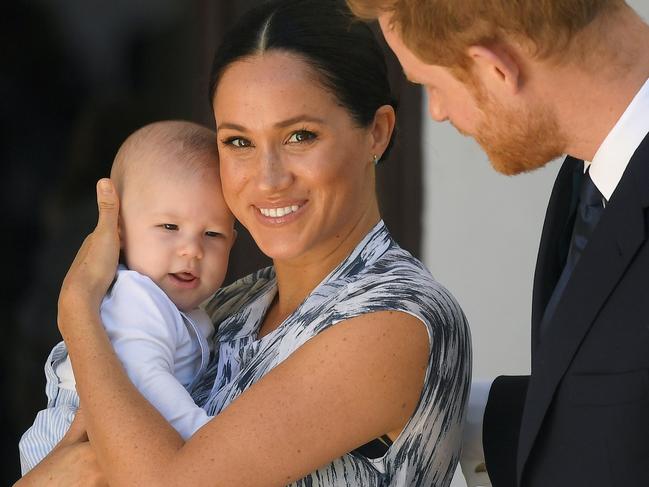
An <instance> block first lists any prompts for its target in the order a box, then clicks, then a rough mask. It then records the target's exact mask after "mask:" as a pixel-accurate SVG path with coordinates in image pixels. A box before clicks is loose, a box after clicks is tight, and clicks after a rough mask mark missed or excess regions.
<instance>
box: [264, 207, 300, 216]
mask: <svg viewBox="0 0 649 487" xmlns="http://www.w3.org/2000/svg"><path fill="white" fill-rule="evenodd" d="M299 209H300V207H299V206H298V205H291V206H285V207H284V208H259V211H260V212H261V214H262V215H264V216H269V217H272V218H278V217H282V216H286V215H288V214H290V213H295V212H296V211H297V210H299Z"/></svg>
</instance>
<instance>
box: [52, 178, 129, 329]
mask: <svg viewBox="0 0 649 487" xmlns="http://www.w3.org/2000/svg"><path fill="white" fill-rule="evenodd" d="M97 206H98V208H99V218H98V220H97V226H96V227H95V230H94V231H93V232H92V233H91V234H90V235H88V237H86V239H85V240H84V242H83V244H82V245H81V248H80V249H79V252H77V255H76V257H75V258H74V261H73V262H72V265H71V266H70V269H69V270H68V273H67V275H66V276H65V280H64V281H63V286H62V287H61V295H60V296H59V327H60V328H61V327H62V326H63V325H64V324H65V321H66V320H65V317H66V313H67V312H69V313H74V312H75V310H78V307H79V306H90V307H92V309H95V308H96V309H97V310H99V304H100V303H101V299H102V298H103V296H104V295H105V294H106V291H107V290H108V287H109V286H110V283H111V282H112V280H113V277H114V276H115V271H116V269H117V263H118V260H119V248H120V245H119V232H118V228H117V224H118V217H119V200H118V197H117V192H116V191H115V187H114V186H113V184H112V182H111V181H110V179H101V180H100V181H99V182H98V183H97ZM62 331H63V330H62Z"/></svg>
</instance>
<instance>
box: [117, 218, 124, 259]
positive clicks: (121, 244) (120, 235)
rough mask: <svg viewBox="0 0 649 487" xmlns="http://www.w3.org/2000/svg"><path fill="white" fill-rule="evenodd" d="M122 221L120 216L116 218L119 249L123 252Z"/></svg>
mask: <svg viewBox="0 0 649 487" xmlns="http://www.w3.org/2000/svg"><path fill="white" fill-rule="evenodd" d="M123 227H124V221H123V220H122V215H121V213H120V215H119V216H118V217H117V235H118V236H119V248H120V250H124V233H123V230H122V229H123Z"/></svg>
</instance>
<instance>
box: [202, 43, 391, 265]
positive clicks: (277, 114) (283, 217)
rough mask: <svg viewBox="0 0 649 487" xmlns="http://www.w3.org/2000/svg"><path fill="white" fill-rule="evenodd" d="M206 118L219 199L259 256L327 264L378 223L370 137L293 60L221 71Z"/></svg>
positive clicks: (275, 54) (275, 55) (280, 57)
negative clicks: (210, 117) (215, 153)
mask: <svg viewBox="0 0 649 487" xmlns="http://www.w3.org/2000/svg"><path fill="white" fill-rule="evenodd" d="M214 114H215V118H216V125H217V138H218V148H219V155H220V159H221V180H222V183H223V193H224V195H225V199H226V201H227V203H228V205H229V206H230V208H231V209H232V212H233V213H234V215H235V216H236V217H237V219H239V221H240V222H241V223H242V224H243V225H244V226H245V227H246V228H247V229H248V230H249V231H250V233H251V234H252V236H253V238H254V239H255V241H256V242H257V245H258V246H259V248H260V249H261V250H262V251H263V252H264V253H265V254H266V255H268V256H270V257H271V258H273V259H275V260H276V261H277V260H295V259H300V258H306V259H308V260H310V261H312V260H313V259H320V258H326V257H327V256H329V255H331V254H332V253H334V252H335V251H336V249H337V248H338V247H340V246H341V245H342V244H341V242H344V241H345V239H346V238H347V237H348V236H349V235H351V234H352V233H353V232H354V230H358V228H359V225H360V226H365V227H367V226H368V225H373V224H374V223H376V221H377V220H378V209H377V205H376V197H375V192H374V172H373V171H374V168H373V163H372V156H373V152H372V151H373V150H376V147H375V136H374V132H373V129H372V128H371V127H370V128H363V127H358V125H357V124H356V123H355V121H354V120H353V119H352V117H351V116H350V114H349V112H348V111H347V109H346V108H344V107H343V106H341V104H340V103H339V102H338V100H337V99H336V98H335V97H334V96H333V95H332V94H331V93H330V92H329V91H327V90H326V89H324V87H323V86H322V84H321V83H320V82H319V81H318V79H317V76H316V74H315V72H314V71H313V69H312V68H311V67H310V66H309V65H308V64H307V63H306V62H304V61H303V60H301V59H300V58H299V57H298V56H295V55H292V54H289V53H285V52H280V51H270V52H267V53H264V54H262V55H258V56H254V57H250V58H246V59H244V60H241V61H237V62H235V63H233V64H232V65H230V66H229V67H228V68H227V69H226V70H225V72H224V73H223V75H222V78H221V80H220V82H219V84H218V87H217V90H216V93H215V98H214ZM379 155H380V153H379ZM365 231H367V228H366V230H365Z"/></svg>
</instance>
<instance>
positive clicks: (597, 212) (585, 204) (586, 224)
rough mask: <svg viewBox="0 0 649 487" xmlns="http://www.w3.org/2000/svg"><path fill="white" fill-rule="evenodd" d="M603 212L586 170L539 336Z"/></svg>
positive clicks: (545, 326)
mask: <svg viewBox="0 0 649 487" xmlns="http://www.w3.org/2000/svg"><path fill="white" fill-rule="evenodd" d="M603 212H604V197H603V196H602V193H600V192H599V190H598V189H597V186H595V183H593V180H592V179H591V178H590V174H589V173H588V171H587V172H586V174H585V175H584V179H583V182H582V184H581V191H580V193H579V204H578V205H577V214H576V216H575V226H574V229H573V231H572V238H571V239H570V248H569V250H568V257H567V258H566V264H565V266H564V267H563V271H562V272H561V276H560V277H559V280H558V281H557V285H556V286H555V287H554V291H553V292H552V296H551V297H550V301H548V305H547V306H546V307H545V312H544V314H543V319H542V320H541V336H543V334H545V332H546V331H547V328H548V325H549V323H550V322H551V321H552V317H553V316H554V312H555V311H556V307H557V304H559V301H560V300H561V296H562V295H563V291H564V290H565V288H566V285H567V284H568V281H569V280H570V276H571V274H572V271H573V270H574V268H575V266H576V265H577V262H579V259H580V258H581V255H582V254H583V252H584V249H585V248H586V244H587V243H588V239H589V238H590V236H591V235H592V233H593V231H594V230H595V227H596V226H597V223H598V222H599V219H600V218H601V216H602V213H603Z"/></svg>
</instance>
